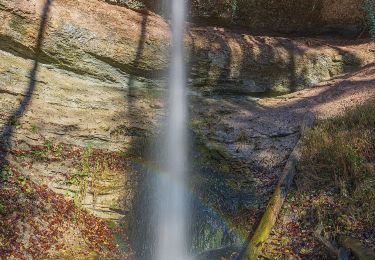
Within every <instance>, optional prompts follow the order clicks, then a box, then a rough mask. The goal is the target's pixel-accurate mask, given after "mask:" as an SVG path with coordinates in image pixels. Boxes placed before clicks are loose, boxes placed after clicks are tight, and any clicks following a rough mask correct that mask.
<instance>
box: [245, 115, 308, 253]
mask: <svg viewBox="0 0 375 260" xmlns="http://www.w3.org/2000/svg"><path fill="white" fill-rule="evenodd" d="M314 119H315V115H314V114H313V113H312V112H308V113H306V115H305V117H304V119H303V122H302V125H301V130H300V133H301V137H302V136H303V135H304V133H305V131H306V129H308V128H311V127H312V125H313V123H314ZM302 148H303V141H302V138H300V140H299V141H298V143H297V144H296V146H295V147H294V149H293V152H292V153H291V155H290V156H289V158H288V161H287V162H286V165H285V168H284V170H283V173H282V176H281V178H280V180H279V183H278V184H277V186H276V189H275V191H274V193H273V195H272V197H271V200H270V201H269V203H268V205H267V208H266V211H265V212H264V214H263V217H262V219H261V220H260V223H259V225H258V227H257V229H256V230H255V233H254V235H253V237H252V238H251V240H250V242H249V243H248V245H247V246H246V248H245V249H244V250H243V253H242V254H241V256H242V257H241V259H250V260H253V259H257V257H258V256H259V253H260V251H261V249H262V247H263V244H264V242H265V241H266V240H267V239H268V236H269V234H270V233H271V230H272V228H273V226H274V225H275V223H276V220H277V216H278V214H279V212H280V210H281V207H282V205H283V203H284V201H285V198H286V195H287V193H288V190H289V187H290V185H291V184H292V181H293V178H294V176H295V175H296V172H297V165H298V163H299V160H300V159H301V154H302Z"/></svg>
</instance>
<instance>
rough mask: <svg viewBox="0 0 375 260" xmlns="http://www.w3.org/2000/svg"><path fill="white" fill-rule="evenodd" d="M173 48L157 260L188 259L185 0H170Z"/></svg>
mask: <svg viewBox="0 0 375 260" xmlns="http://www.w3.org/2000/svg"><path fill="white" fill-rule="evenodd" d="M170 2H171V4H172V24H171V26H172V50H171V60H170V70H169V92H168V118H167V135H166V138H165V147H162V149H165V159H166V162H165V173H164V174H163V177H162V178H161V179H162V180H161V181H160V182H159V184H158V187H157V189H158V198H157V199H158V200H159V203H158V209H157V210H158V213H159V214H158V219H157V232H158V233H157V241H156V259H157V260H184V259H187V248H186V247H187V246H186V238H187V234H186V233H187V232H186V226H187V223H186V222H187V221H186V213H187V212H186V211H187V201H186V176H185V175H186V171H187V169H186V168H187V128H186V123H187V97H186V89H185V82H186V75H185V74H186V72H185V64H184V34H185V0H171V1H170Z"/></svg>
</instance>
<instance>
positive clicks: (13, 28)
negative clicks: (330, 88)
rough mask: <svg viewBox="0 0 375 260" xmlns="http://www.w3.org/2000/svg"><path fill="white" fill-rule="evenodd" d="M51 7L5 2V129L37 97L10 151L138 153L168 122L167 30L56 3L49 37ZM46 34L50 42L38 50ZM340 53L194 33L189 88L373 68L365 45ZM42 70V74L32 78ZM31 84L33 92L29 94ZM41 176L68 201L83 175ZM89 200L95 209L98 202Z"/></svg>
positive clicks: (309, 79) (210, 90) (311, 79)
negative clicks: (70, 178)
mask: <svg viewBox="0 0 375 260" xmlns="http://www.w3.org/2000/svg"><path fill="white" fill-rule="evenodd" d="M45 3H46V2H45V1H43V0H32V1H26V0H22V1H8V0H7V1H5V0H1V1H0V17H1V20H2V21H3V22H2V24H1V25H0V49H1V56H0V60H1V65H0V68H1V74H0V77H1V83H0V84H1V85H0V86H1V93H2V95H1V97H0V99H1V103H2V104H3V105H2V107H1V122H2V125H3V128H4V129H5V126H4V125H5V124H7V123H9V122H7V121H6V120H7V118H8V116H9V115H10V114H11V113H12V111H15V110H17V108H18V107H19V106H20V105H24V104H23V100H24V99H26V97H27V95H29V94H31V95H32V96H31V102H30V103H29V104H28V106H27V108H26V113H25V114H24V116H22V117H20V118H17V120H16V122H13V123H14V124H16V126H15V127H16V131H15V134H14V136H13V137H12V140H11V141H12V143H13V144H14V145H13V146H12V147H13V148H15V149H16V148H17V149H21V150H25V151H32V150H33V147H36V146H40V145H42V146H43V145H44V144H45V142H46V141H52V142H53V143H54V144H56V145H58V144H59V143H65V144H70V145H76V146H78V147H88V146H91V147H94V148H95V149H102V150H103V151H110V152H118V151H123V152H124V151H125V152H126V153H127V152H128V151H129V150H131V149H133V151H134V150H135V151H137V152H136V154H139V153H141V152H142V151H141V150H142V147H141V146H142V144H144V143H145V142H147V139H148V137H149V136H150V135H151V134H152V132H153V130H152V129H153V126H155V125H156V124H157V122H158V118H160V116H162V114H163V109H162V108H163V106H164V105H163V101H162V99H161V98H162V96H163V94H162V93H163V89H164V85H165V84H164V80H163V76H164V74H163V73H164V72H165V71H166V70H167V64H168V62H167V61H168V48H169V26H168V24H167V23H166V22H165V21H164V20H163V19H161V18H160V17H158V16H155V15H145V14H142V13H137V12H135V11H132V10H130V9H127V8H124V7H121V6H116V5H111V4H108V3H106V2H103V1H96V0H85V1H83V0H79V1H68V0H55V1H51V6H50V7H49V12H48V13H46V14H45V15H46V17H45V18H46V19H45V25H44V26H45V28H40V26H41V15H42V12H43V8H44V4H45ZM40 31H43V32H44V35H43V38H42V41H41V46H40V48H37V46H36V45H37V42H38V35H39V32H40ZM39 40H40V39H39ZM335 44H336V43H334V42H333V43H331V42H329V41H323V40H322V41H318V40H308V39H303V38H299V39H295V40H293V39H292V40H290V39H286V38H282V37H265V36H252V35H250V34H248V33H246V32H236V31H230V30H227V29H222V28H216V27H194V26H191V28H189V30H188V34H187V38H186V46H187V48H186V49H187V53H188V54H189V55H188V57H189V58H188V59H189V62H190V65H191V74H190V84H191V87H192V88H193V89H195V90H196V91H198V92H200V93H203V94H219V95H221V94H229V95H253V94H261V93H264V92H267V91H274V92H289V91H293V90H296V89H298V88H301V87H305V86H307V85H312V84H315V83H317V82H320V81H322V80H327V79H330V78H331V77H333V76H335V75H338V74H340V73H343V72H344V71H346V70H348V69H352V68H355V67H356V66H360V65H363V64H366V63H369V62H371V61H372V60H373V58H371V57H373V56H371V55H366V54H367V52H366V50H362V49H361V47H360V45H359V46H358V45H356V47H352V46H345V47H342V46H340V45H337V44H336V45H335ZM36 58H37V61H35V59H36ZM36 62H37V63H38V70H37V73H36V74H35V75H32V74H31V73H30V70H31V69H32V67H33V66H34V65H35V63H36ZM31 83H32V84H35V86H36V87H35V90H34V91H33V93H28V91H29V89H28V88H30V84H31ZM25 93H26V94H25ZM25 95H26V96H25ZM4 131H5V130H4ZM140 151H141V152H140ZM40 167H42V168H45V169H46V172H44V173H43V174H44V175H43V176H50V177H51V176H52V175H54V177H53V179H55V180H56V182H59V183H58V184H56V182H55V181H52V182H51V179H50V178H46V179H43V178H44V177H43V178H42V177H41V176H39V177H41V178H39V179H40V181H41V182H43V183H48V184H49V185H50V186H51V188H53V189H55V190H56V191H60V192H64V193H65V192H66V190H69V188H68V187H65V188H64V187H63V186H62V183H64V178H65V177H63V175H64V174H63V172H64V171H65V172H66V171H68V172H74V171H76V170H77V169H76V168H75V167H74V166H72V165H70V166H67V168H64V167H62V168H61V167H60V166H58V165H56V168H60V170H59V171H57V170H56V169H54V168H53V167H52V168H51V167H47V165H44V166H43V165H39V166H37V167H36V169H37V170H35V172H33V171H31V173H32V174H34V175H38V174H40V172H41V171H40ZM61 169H65V170H61ZM58 172H59V174H60V175H61V176H60V175H59V174H57V173H58ZM119 174H120V175H121V174H122V173H119ZM59 176H60V177H59ZM57 179H59V181H57ZM125 179H126V178H125ZM125 179H124V178H123V177H120V176H119V180H121V181H119V182H118V183H117V184H119V183H123V184H121V185H122V186H121V187H117V188H118V190H127V192H125V193H126V194H127V195H126V196H130V197H131V196H132V195H131V194H130V193H131V192H130V190H131V187H130V186H131V185H130V186H129V185H128V186H127V187H128V188H125V186H126V181H125ZM117 184H116V185H117ZM89 193H90V192H88V194H89ZM92 193H93V192H91V194H92ZM114 193H115V194H117V195H118V198H113V197H111V196H109V197H111V198H112V199H114V200H120V201H121V198H119V196H120V197H121V196H125V195H124V194H123V193H116V192H114ZM129 194H130V195H129ZM88 196H89V197H90V196H91V200H92V195H88ZM105 196H107V195H105ZM89 197H88V198H89ZM107 197H108V196H107ZM88 198H86V199H85V198H84V199H83V200H84V201H86V204H85V205H87V206H88V207H91V208H93V205H92V203H91V204H90V203H89V202H88V201H89V200H90V199H88ZM111 203H112V202H106V203H104V204H107V205H106V206H105V205H102V206H101V207H102V208H105V210H103V211H102V212H101V213H99V214H103V212H109V213H108V214H104V215H106V216H111V218H112V217H113V216H117V218H118V217H121V214H120V215H118V212H125V211H126V210H129V207H130V206H129V205H128V206H127V208H122V209H119V210H117V211H116V210H115V211H111V210H109V208H111V207H112V206H113V205H112V206H111V205H110V204H111ZM122 206H123V205H121V207H122ZM121 207H120V208H121ZM112 208H113V207H112ZM111 212H112V213H111Z"/></svg>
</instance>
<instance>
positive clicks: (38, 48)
mask: <svg viewBox="0 0 375 260" xmlns="http://www.w3.org/2000/svg"><path fill="white" fill-rule="evenodd" d="M52 2H53V0H46V1H45V3H44V7H43V11H42V15H41V21H40V26H39V31H38V36H37V39H36V45H35V48H34V52H32V53H33V54H34V55H33V57H32V59H33V60H34V62H33V66H32V68H31V70H30V73H29V78H30V81H29V84H28V86H27V88H26V91H25V93H24V95H23V98H22V100H21V103H20V105H19V107H18V108H17V109H16V110H14V111H13V113H12V114H11V115H10V116H9V117H8V119H7V120H6V123H5V124H4V127H3V129H1V136H0V174H1V179H2V178H3V174H4V170H6V168H7V165H8V161H7V159H6V158H7V155H8V153H9V152H10V151H11V149H12V146H11V143H12V137H13V134H14V131H15V122H16V121H17V120H18V119H19V118H21V117H22V116H23V114H24V113H25V111H26V110H27V108H28V106H29V104H30V101H31V99H32V96H33V93H34V90H35V87H36V83H37V76H38V68H39V62H40V61H41V60H43V58H44V55H43V53H42V45H43V39H44V34H45V30H46V27H47V21H48V14H49V10H50V5H51V4H52ZM1 40H2V39H0V42H1ZM13 47H14V48H16V49H17V48H18V47H20V46H17V45H14V46H13ZM12 49H13V48H12ZM13 50H14V49H13ZM1 182H3V180H1Z"/></svg>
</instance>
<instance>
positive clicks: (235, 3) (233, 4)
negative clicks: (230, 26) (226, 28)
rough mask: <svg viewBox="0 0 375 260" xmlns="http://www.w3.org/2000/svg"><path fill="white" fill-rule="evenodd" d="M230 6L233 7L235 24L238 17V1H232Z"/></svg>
mask: <svg viewBox="0 0 375 260" xmlns="http://www.w3.org/2000/svg"><path fill="white" fill-rule="evenodd" d="M230 5H231V9H232V22H233V20H234V18H235V17H236V14H237V11H238V2H237V0H231V1H230Z"/></svg>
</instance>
